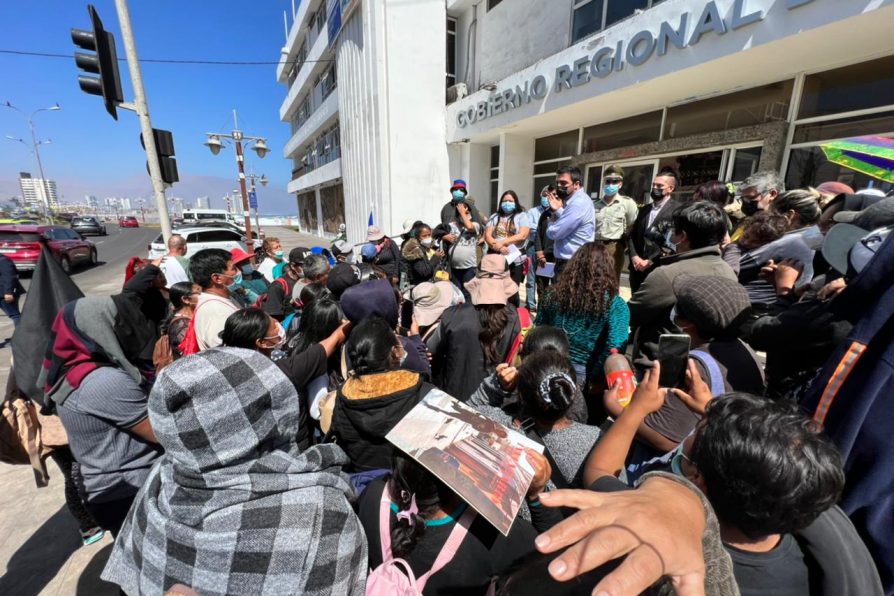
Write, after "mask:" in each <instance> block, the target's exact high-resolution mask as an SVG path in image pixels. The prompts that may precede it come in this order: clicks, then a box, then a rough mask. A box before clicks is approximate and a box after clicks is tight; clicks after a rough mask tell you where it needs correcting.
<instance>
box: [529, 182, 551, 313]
mask: <svg viewBox="0 0 894 596" xmlns="http://www.w3.org/2000/svg"><path fill="white" fill-rule="evenodd" d="M548 189H549V187H548V186H547V187H544V188H543V190H541V191H540V194H539V195H537V196H536V197H534V207H533V208H532V209H529V210H528V211H527V212H526V215H527V216H528V218H529V219H530V220H531V234H530V235H529V236H528V248H527V255H528V258H529V259H530V262H531V266H530V267H529V268H528V279H527V286H526V291H525V295H526V298H525V302H526V303H527V307H528V310H530V311H536V310H537V285H536V281H537V275H536V271H537V260H536V258H535V254H534V253H535V252H536V251H535V249H534V244H535V243H534V237H535V236H536V235H537V226H538V225H539V224H540V216H541V215H543V214H544V213H545V212H547V211H549V190H548Z"/></svg>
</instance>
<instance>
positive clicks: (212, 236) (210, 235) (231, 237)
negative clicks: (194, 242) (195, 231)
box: [198, 230, 242, 242]
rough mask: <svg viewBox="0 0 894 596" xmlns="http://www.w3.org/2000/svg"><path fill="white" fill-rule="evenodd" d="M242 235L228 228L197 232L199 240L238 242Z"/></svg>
mask: <svg viewBox="0 0 894 596" xmlns="http://www.w3.org/2000/svg"><path fill="white" fill-rule="evenodd" d="M240 240H242V236H241V235H239V234H237V233H236V232H230V231H229V230H208V231H207V232H199V240H198V241H199V242H239V241H240Z"/></svg>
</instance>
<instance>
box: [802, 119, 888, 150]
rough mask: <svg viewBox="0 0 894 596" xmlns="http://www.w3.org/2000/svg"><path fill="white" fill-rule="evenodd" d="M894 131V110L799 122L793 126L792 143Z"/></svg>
mask: <svg viewBox="0 0 894 596" xmlns="http://www.w3.org/2000/svg"><path fill="white" fill-rule="evenodd" d="M889 132H894V112H884V113H881V114H873V115H871V116H854V117H852V118H843V119H841V120H835V121H834V122H817V123H815V124H801V125H799V126H796V127H795V134H794V137H793V138H792V142H793V143H809V142H811V141H825V140H828V139H844V138H847V137H858V136H860V135H869V134H879V133H889Z"/></svg>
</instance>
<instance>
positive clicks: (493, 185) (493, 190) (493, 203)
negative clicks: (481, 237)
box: [478, 180, 500, 215]
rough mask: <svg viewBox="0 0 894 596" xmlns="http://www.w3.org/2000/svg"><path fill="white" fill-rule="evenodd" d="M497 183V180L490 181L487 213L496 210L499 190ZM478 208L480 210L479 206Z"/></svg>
mask: <svg viewBox="0 0 894 596" xmlns="http://www.w3.org/2000/svg"><path fill="white" fill-rule="evenodd" d="M498 184H499V182H497V181H496V180H491V181H490V209H489V210H488V212H487V213H496V212H497V193H499V192H500V189H499V186H498ZM478 209H479V211H480V210H481V207H479V208H478ZM485 215H487V214H485Z"/></svg>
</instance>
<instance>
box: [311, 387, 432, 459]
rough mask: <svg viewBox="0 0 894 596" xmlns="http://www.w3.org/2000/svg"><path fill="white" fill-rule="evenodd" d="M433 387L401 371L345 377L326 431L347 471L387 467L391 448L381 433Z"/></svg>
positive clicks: (386, 431)
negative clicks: (342, 453)
mask: <svg viewBox="0 0 894 596" xmlns="http://www.w3.org/2000/svg"><path fill="white" fill-rule="evenodd" d="M433 388H434V387H433V386H432V385H430V384H428V383H426V382H424V381H423V380H422V377H420V376H419V375H418V374H417V373H413V372H409V371H404V370H397V371H388V372H383V373H378V374H371V375H362V376H360V377H353V378H349V379H348V380H347V381H346V382H345V384H344V385H342V387H341V388H340V389H339V390H338V393H337V395H336V397H335V408H334V409H333V411H332V427H331V428H330V430H329V435H330V437H331V438H332V439H333V440H334V441H335V443H336V444H338V445H339V446H341V448H342V449H343V450H344V451H345V453H347V455H348V457H349V458H350V460H351V465H350V467H349V469H348V470H347V471H348V472H363V471H368V470H378V469H390V468H391V453H392V451H393V447H392V445H391V443H389V442H388V441H387V440H385V435H387V434H388V433H389V432H391V429H392V428H394V426H395V425H396V424H397V423H398V422H400V421H401V419H403V417H404V416H406V415H407V413H408V412H409V411H410V410H412V409H413V407H414V406H415V405H416V404H418V403H419V402H420V401H422V398H423V397H425V396H426V395H427V394H428V392H429V391H431V390H432V389H433Z"/></svg>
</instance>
